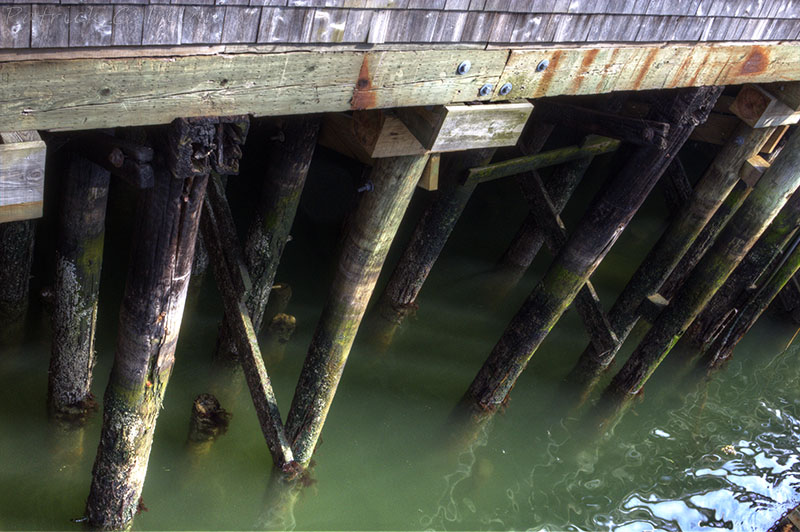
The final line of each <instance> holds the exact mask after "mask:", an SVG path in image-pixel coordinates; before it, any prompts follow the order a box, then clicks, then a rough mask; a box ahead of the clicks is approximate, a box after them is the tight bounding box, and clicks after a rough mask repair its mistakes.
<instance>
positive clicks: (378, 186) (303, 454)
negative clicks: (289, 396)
mask: <svg viewBox="0 0 800 532" xmlns="http://www.w3.org/2000/svg"><path fill="white" fill-rule="evenodd" d="M427 160H428V156H427V155H410V156H404V157H394V158H387V159H379V160H378V161H377V162H376V164H375V166H373V168H372V173H371V177H370V180H371V181H372V183H373V184H374V190H372V191H370V192H367V193H365V194H364V195H363V196H362V197H361V201H360V202H359V205H358V208H357V209H356V212H355V213H354V215H353V217H352V219H351V220H350V224H349V227H348V231H347V233H346V235H345V238H344V240H343V241H342V243H341V248H340V249H341V251H340V260H339V266H338V268H337V270H336V273H335V276H334V281H333V285H332V286H331V291H330V293H329V295H328V302H327V303H326V305H325V308H324V310H323V311H322V317H321V318H320V321H319V323H318V324H317V328H316V331H315V332H314V337H313V339H312V341H311V346H310V347H309V351H308V354H307V355H306V360H305V363H304V364H303V369H302V371H301V374H300V380H299V382H298V385H297V388H296V390H295V395H294V399H293V400H292V407H291V410H290V411H289V417H288V419H287V421H286V428H287V433H288V435H289V439H290V441H291V443H292V450H293V451H294V454H295V459H296V460H297V461H298V462H299V463H300V464H301V465H303V466H306V465H307V464H308V462H309V461H310V460H311V455H312V453H313V452H314V448H315V446H316V444H317V440H318V439H319V435H320V433H321V432H322V426H323V424H324V423H325V418H326V416H327V414H328V410H329V409H330V407H331V403H332V401H333V397H334V394H335V393H336V388H337V386H338V384H339V379H340V378H341V375H342V371H343V369H344V365H345V363H346V361H347V356H348V355H349V353H350V348H351V347H352V345H353V341H354V340H355V336H356V333H357V331H358V327H359V325H360V323H361V318H362V317H363V316H364V312H365V311H366V308H367V303H368V302H369V298H370V296H371V295H372V291H373V289H374V288H375V283H376V282H377V280H378V275H379V274H380V271H381V267H382V266H383V261H384V260H385V259H386V254H387V253H388V251H389V246H390V245H391V242H392V239H393V238H394V235H395V233H396V232H397V228H398V226H399V225H400V220H401V219H402V217H403V214H404V212H405V210H406V207H407V206H408V202H409V201H410V200H411V195H412V193H413V191H414V188H415V187H416V185H417V181H418V180H419V177H420V175H421V174H422V170H423V169H424V168H425V163H426V162H427Z"/></svg>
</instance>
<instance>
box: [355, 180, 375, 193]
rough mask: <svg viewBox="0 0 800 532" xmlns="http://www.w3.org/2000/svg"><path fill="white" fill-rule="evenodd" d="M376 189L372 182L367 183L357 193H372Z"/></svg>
mask: <svg viewBox="0 0 800 532" xmlns="http://www.w3.org/2000/svg"><path fill="white" fill-rule="evenodd" d="M374 189H375V185H373V184H372V181H367V182H366V183H364V184H363V185H361V186H360V187H358V190H357V191H356V192H372V191H373V190H374Z"/></svg>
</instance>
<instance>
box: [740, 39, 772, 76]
mask: <svg viewBox="0 0 800 532" xmlns="http://www.w3.org/2000/svg"><path fill="white" fill-rule="evenodd" d="M768 66H769V50H768V49H767V48H764V47H763V46H754V47H753V49H752V50H751V51H750V53H749V54H747V58H746V59H745V60H744V62H743V63H742V66H741V67H739V74H740V75H743V76H747V75H752V74H761V73H762V72H764V71H765V70H766V69H767V67H768Z"/></svg>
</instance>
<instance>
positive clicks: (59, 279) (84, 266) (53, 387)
mask: <svg viewBox="0 0 800 532" xmlns="http://www.w3.org/2000/svg"><path fill="white" fill-rule="evenodd" d="M110 177H111V176H110V173H109V172H108V171H107V170H105V169H103V168H101V167H99V166H97V165H96V164H94V163H92V162H90V161H89V160H87V159H86V158H84V157H82V156H80V155H77V154H71V155H70V157H69V163H68V168H67V171H66V173H65V175H64V181H63V185H62V187H63V188H62V190H61V201H62V203H61V212H60V215H59V228H58V240H57V242H56V278H55V297H54V310H53V319H52V327H53V342H52V348H51V355H50V372H49V376H48V389H47V400H48V401H47V402H48V407H49V410H50V413H51V415H53V416H55V417H58V418H70V419H72V420H74V421H80V419H81V418H83V417H85V415H86V414H87V413H89V412H91V411H92V410H94V408H96V403H95V401H94V397H93V396H92V392H91V387H92V371H93V369H94V365H95V362H96V355H95V352H94V337H95V325H96V322H97V303H98V294H99V292H100V272H101V270H102V266H103V243H104V239H105V219H106V203H107V200H108V185H109V181H110Z"/></svg>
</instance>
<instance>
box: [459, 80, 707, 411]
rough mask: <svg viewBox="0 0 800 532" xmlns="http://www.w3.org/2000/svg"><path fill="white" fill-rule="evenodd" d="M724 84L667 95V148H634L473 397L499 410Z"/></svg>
mask: <svg viewBox="0 0 800 532" xmlns="http://www.w3.org/2000/svg"><path fill="white" fill-rule="evenodd" d="M720 92H721V88H718V87H714V88H707V87H704V88H697V89H688V90H679V91H674V92H671V93H668V94H665V95H664V96H663V97H662V98H661V99H659V100H658V101H657V102H655V103H654V105H653V106H652V107H651V109H650V111H649V115H648V118H650V119H652V120H656V121H663V122H667V123H669V124H670V133H669V136H668V139H669V142H668V145H667V147H666V148H665V149H660V148H657V147H654V146H644V147H640V148H638V149H637V150H636V151H634V152H633V154H632V156H631V157H630V158H629V159H628V161H627V163H626V164H625V166H624V167H623V168H622V169H621V171H620V172H619V174H617V175H616V176H615V177H613V178H612V180H611V181H610V183H609V184H608V185H607V186H606V188H605V189H604V190H603V191H602V192H601V193H600V194H599V196H598V197H597V198H596V199H595V201H594V202H593V204H592V206H591V207H590V208H589V210H588V212H587V213H586V215H585V216H584V217H583V219H582V220H581V222H580V223H579V224H578V227H577V228H576V230H575V232H574V233H573V235H572V237H571V238H570V239H569V241H568V242H567V243H566V245H565V246H564V247H563V249H562V251H561V253H559V255H558V256H557V257H556V259H555V260H554V261H553V263H552V264H551V266H550V268H549V269H548V271H547V273H546V274H545V276H544V278H543V279H542V280H541V281H540V282H539V284H538V285H537V286H536V287H535V288H534V290H533V292H532V293H531V295H530V296H529V297H528V299H527V300H526V302H525V303H524V304H523V306H522V308H521V309H520V310H519V312H518V313H517V314H516V315H515V316H514V318H512V320H511V323H509V325H508V327H507V328H506V330H505V332H504V333H503V336H502V337H501V338H500V341H499V342H498V343H497V345H495V347H494V349H493V350H492V353H491V354H490V355H489V358H488V359H487V360H486V362H485V363H484V365H483V367H482V368H481V369H480V371H479V372H478V375H477V376H476V377H475V380H474V381H473V382H472V384H471V385H470V387H469V390H468V391H467V396H466V398H465V399H466V400H468V401H470V402H475V403H477V404H478V405H479V406H480V407H481V408H483V409H487V410H493V409H495V408H497V407H498V406H499V405H500V404H501V403H502V402H503V401H504V400H505V398H506V397H507V395H508V393H509V391H510V390H511V388H512V387H513V386H514V383H515V382H516V379H517V377H519V375H520V374H521V373H522V371H523V370H524V369H525V366H526V365H527V363H528V361H529V360H530V358H531V356H533V353H534V352H535V351H536V349H537V348H538V347H539V345H540V344H541V342H542V341H543V340H544V338H545V337H546V336H547V334H548V333H549V332H550V329H552V327H553V326H554V325H555V323H556V322H557V321H558V319H559V318H560V317H561V315H562V314H563V313H564V311H565V310H566V309H567V307H568V306H569V305H570V304H571V303H572V301H573V299H574V298H575V296H576V295H577V294H578V292H579V291H580V289H581V288H582V287H583V285H584V284H585V282H586V280H587V279H588V278H589V276H590V275H591V274H592V272H593V271H594V270H595V268H596V267H597V265H598V264H600V261H602V259H603V257H605V255H606V253H607V252H608V250H609V249H610V248H611V246H612V245H613V244H614V242H615V241H616V239H617V237H619V235H620V234H621V232H622V230H623V229H624V228H625V227H626V226H627V224H628V222H630V220H631V218H632V217H633V215H634V214H635V213H636V211H637V210H638V208H639V207H640V206H641V204H642V203H643V202H644V199H645V198H646V197H647V195H648V193H649V192H650V190H651V189H652V188H653V186H654V185H655V183H656V182H657V181H658V178H659V177H661V174H662V173H663V172H664V169H665V168H666V167H667V166H668V165H669V163H670V162H671V160H672V158H673V157H674V156H675V155H676V154H677V152H678V150H679V149H680V148H681V146H682V145H683V143H684V142H685V141H686V139H687V138H688V137H689V135H690V134H691V132H692V130H693V129H694V127H695V126H696V125H697V124H699V123H702V122H703V121H704V120H705V118H706V116H707V115H708V113H709V112H710V111H711V108H712V107H713V106H714V102H715V101H716V99H717V97H718V96H719V94H720Z"/></svg>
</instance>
